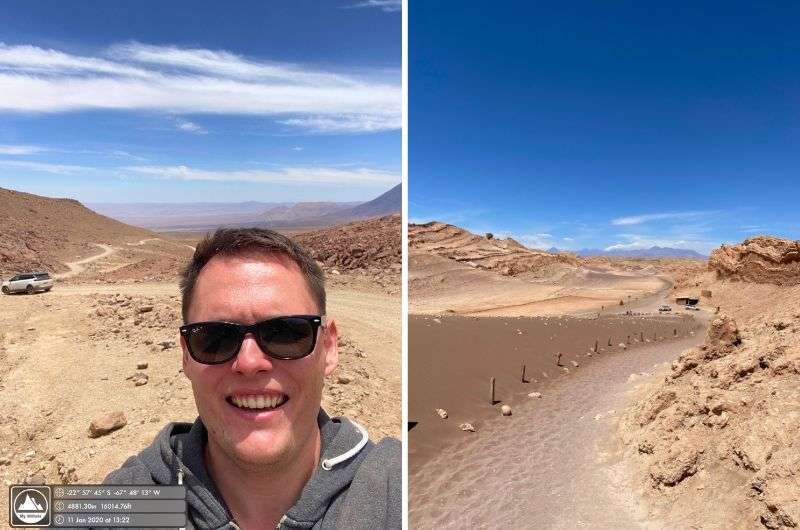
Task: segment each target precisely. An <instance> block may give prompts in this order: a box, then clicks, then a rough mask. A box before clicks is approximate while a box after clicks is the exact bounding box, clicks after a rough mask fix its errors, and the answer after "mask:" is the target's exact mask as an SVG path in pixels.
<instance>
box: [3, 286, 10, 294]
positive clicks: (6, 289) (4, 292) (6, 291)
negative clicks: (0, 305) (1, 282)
mask: <svg viewBox="0 0 800 530" xmlns="http://www.w3.org/2000/svg"><path fill="white" fill-rule="evenodd" d="M8 293H9V291H8V287H6V286H3V294H8Z"/></svg>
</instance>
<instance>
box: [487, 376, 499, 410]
mask: <svg viewBox="0 0 800 530" xmlns="http://www.w3.org/2000/svg"><path fill="white" fill-rule="evenodd" d="M490 384H491V389H490V390H491V394H490V397H491V400H490V401H489V402H490V403H491V404H492V405H494V404H495V403H497V401H495V400H494V377H492V378H491V380H490Z"/></svg>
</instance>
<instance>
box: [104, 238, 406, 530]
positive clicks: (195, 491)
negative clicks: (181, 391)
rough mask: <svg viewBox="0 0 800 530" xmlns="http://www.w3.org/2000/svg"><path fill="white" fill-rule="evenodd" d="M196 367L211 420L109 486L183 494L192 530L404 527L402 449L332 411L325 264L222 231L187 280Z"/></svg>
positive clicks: (197, 389) (333, 355)
mask: <svg viewBox="0 0 800 530" xmlns="http://www.w3.org/2000/svg"><path fill="white" fill-rule="evenodd" d="M181 290H182V293H183V319H184V325H183V326H181V328H180V333H181V346H182V348H183V369H184V373H185V374H186V377H188V378H189V380H190V381H191V383H192V390H193V392H194V398H195V403H196V404H197V410H198V412H199V416H200V417H199V418H198V419H197V420H196V421H195V422H194V424H181V423H172V424H169V425H168V426H167V427H165V428H164V429H163V430H162V431H161V433H159V435H158V437H157V438H156V440H155V441H154V442H153V444H152V445H151V446H150V447H148V448H147V449H145V450H144V451H143V452H142V453H140V454H139V455H137V456H134V457H132V458H130V459H128V460H127V461H126V462H125V464H123V466H122V468H120V469H119V470H117V471H114V472H113V473H111V474H110V475H109V476H108V477H107V478H106V481H105V483H107V484H160V485H170V484H183V485H184V486H186V488H187V490H188V491H187V505H188V511H187V519H188V526H187V527H188V528H208V529H210V528H215V529H216V528H220V529H221V528H230V529H235V528H242V529H248V530H249V529H261V528H269V529H272V528H287V529H288V528H320V529H321V528H348V529H357V528H365V529H367V528H369V529H372V528H400V527H401V478H400V476H401V472H400V461H401V457H400V444H399V441H397V440H396V439H389V438H387V439H384V440H382V441H381V442H379V443H377V444H374V443H372V442H371V441H369V438H368V436H367V433H366V431H365V430H364V429H363V428H362V427H361V426H360V425H358V424H356V423H355V422H353V421H350V420H348V419H346V418H336V419H331V418H329V417H328V415H327V414H326V413H325V412H324V411H323V410H322V409H321V407H320V403H321V400H322V389H323V384H324V379H325V376H327V375H330V374H331V373H332V372H333V370H334V369H335V368H336V365H337V361H338V353H337V329H336V323H335V321H334V320H333V319H329V318H327V317H326V315H325V284H324V276H323V273H322V271H321V270H320V268H319V266H318V265H317V264H316V262H315V261H314V260H313V259H312V258H311V257H310V256H309V255H308V254H307V253H306V252H305V251H304V250H303V249H302V248H301V247H300V246H298V245H297V244H296V243H294V242H293V241H292V240H290V239H289V238H287V237H285V236H283V235H281V234H278V233H276V232H273V231H270V230H260V229H222V230H218V231H217V232H216V233H214V235H213V236H211V237H208V238H206V239H205V240H203V241H202V242H201V243H200V244H199V245H198V246H197V250H196V251H195V254H194V257H193V259H192V261H191V262H190V263H189V265H188V266H187V268H186V270H185V271H184V274H183V278H182V280H181Z"/></svg>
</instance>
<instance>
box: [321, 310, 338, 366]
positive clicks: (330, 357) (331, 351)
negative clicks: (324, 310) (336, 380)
mask: <svg viewBox="0 0 800 530" xmlns="http://www.w3.org/2000/svg"><path fill="white" fill-rule="evenodd" d="M322 333H323V336H324V337H325V340H324V341H323V346H324V348H325V375H326V376H329V375H331V374H332V373H333V371H334V370H335V369H336V366H337V365H338V364H339V335H338V332H337V331H336V321H335V320H333V319H331V320H328V323H327V324H326V325H325V330H324V331H323V332H322Z"/></svg>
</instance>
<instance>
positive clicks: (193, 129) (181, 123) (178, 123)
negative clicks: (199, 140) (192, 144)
mask: <svg viewBox="0 0 800 530" xmlns="http://www.w3.org/2000/svg"><path fill="white" fill-rule="evenodd" d="M175 127H177V128H178V130H181V131H184V132H188V133H192V134H208V131H207V130H206V129H205V128H204V127H203V126H201V125H198V124H196V123H193V122H191V121H188V120H181V119H177V120H175Z"/></svg>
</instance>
